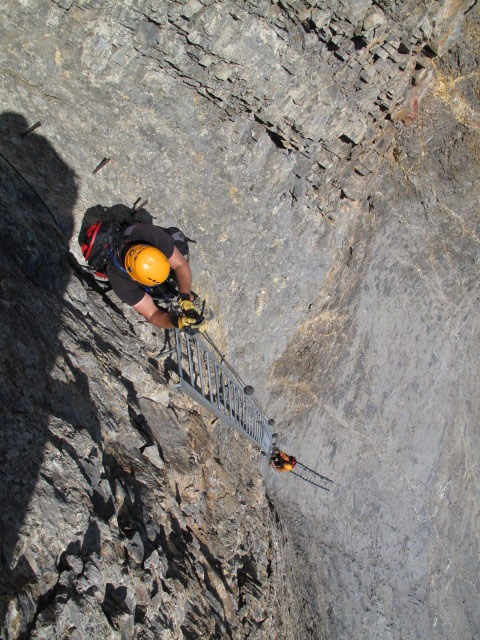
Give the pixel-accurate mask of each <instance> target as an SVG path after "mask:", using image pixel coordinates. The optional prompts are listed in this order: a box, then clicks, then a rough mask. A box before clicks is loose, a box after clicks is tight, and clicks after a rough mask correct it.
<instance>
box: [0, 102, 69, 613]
mask: <svg viewBox="0 0 480 640" xmlns="http://www.w3.org/2000/svg"><path fill="white" fill-rule="evenodd" d="M27 128H28V123H27V122H26V120H25V118H24V117H23V116H21V115H19V114H16V113H3V114H1V115H0V164H1V169H2V170H1V174H0V216H1V217H0V244H1V247H2V250H1V252H0V273H1V280H0V321H1V324H2V332H1V337H0V357H1V359H2V363H3V365H2V368H1V372H0V403H1V406H2V410H3V413H2V426H1V431H0V447H1V449H0V452H1V453H0V462H1V464H0V477H1V486H2V509H1V512H0V531H1V555H0V566H1V575H2V578H1V580H0V588H1V590H2V600H3V603H2V605H0V614H1V613H4V607H5V605H6V600H5V598H7V599H8V598H9V597H11V596H12V595H14V594H15V593H18V591H19V590H21V589H22V588H23V587H24V586H25V585H27V584H29V583H30V582H32V581H33V582H35V581H36V579H38V576H37V577H35V576H33V575H31V570H25V567H27V568H28V562H26V561H25V558H24V556H23V555H22V548H23V545H22V544H20V537H19V536H20V531H21V527H22V524H23V523H24V520H25V516H26V513H27V511H28V508H29V503H30V501H31V499H32V494H33V492H34V490H35V486H36V483H37V480H38V476H39V473H40V470H41V465H42V460H43V457H44V447H45V443H46V441H47V440H48V439H49V437H50V434H49V417H50V415H51V413H52V411H51V406H50V405H51V396H52V385H51V380H50V379H49V374H50V372H51V370H52V367H53V365H54V363H55V359H56V357H57V356H58V355H59V353H60V351H61V349H60V346H59V338H58V334H59V331H60V326H61V314H62V309H63V305H64V303H63V299H62V296H63V294H64V291H65V287H66V285H67V282H68V279H69V276H70V267H69V262H68V257H67V252H68V241H69V239H70V237H71V235H72V232H73V212H72V210H73V206H74V204H75V201H76V197H77V186H76V182H75V175H74V173H73V171H72V170H71V169H70V168H69V167H68V166H67V164H66V163H65V162H64V161H63V160H62V159H61V157H60V155H59V154H58V153H57V151H55V149H54V148H53V147H52V146H51V144H50V143H49V142H48V140H47V139H46V138H45V137H44V136H42V135H39V134H37V133H31V134H29V135H28V136H26V137H21V133H22V132H24V131H25V130H26V129H27ZM2 610H3V611H2ZM2 617H3V616H2Z"/></svg>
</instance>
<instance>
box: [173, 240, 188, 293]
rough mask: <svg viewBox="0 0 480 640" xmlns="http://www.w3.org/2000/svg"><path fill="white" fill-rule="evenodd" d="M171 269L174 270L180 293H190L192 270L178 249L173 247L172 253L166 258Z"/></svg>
mask: <svg viewBox="0 0 480 640" xmlns="http://www.w3.org/2000/svg"><path fill="white" fill-rule="evenodd" d="M168 261H169V262H170V265H171V267H172V269H173V270H174V271H175V278H176V280H177V284H178V290H179V291H180V293H190V292H191V290H192V272H191V271H190V267H189V265H188V262H187V261H186V260H185V258H184V257H183V256H182V254H181V253H180V251H179V250H178V249H177V247H175V248H174V249H173V253H172V255H171V257H170V258H169V260H168Z"/></svg>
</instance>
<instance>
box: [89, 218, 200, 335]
mask: <svg viewBox="0 0 480 640" xmlns="http://www.w3.org/2000/svg"><path fill="white" fill-rule="evenodd" d="M188 241H189V239H188V238H186V237H185V235H184V234H183V233H182V232H181V231H180V230H179V229H177V228H176V227H170V228H169V229H164V228H162V227H158V226H155V225H153V224H148V223H144V222H136V223H133V224H128V225H126V224H123V225H122V224H118V223H111V222H110V223H109V222H97V223H95V224H93V225H91V226H90V227H89V228H88V229H87V231H86V233H85V234H84V235H83V236H82V238H81V240H80V243H81V248H82V253H83V256H84V258H85V260H87V262H88V264H89V265H90V267H91V268H92V269H94V270H95V271H96V273H97V275H99V276H102V277H106V278H108V281H109V283H110V285H111V287H112V289H113V291H114V292H115V294H116V295H117V296H118V297H119V298H120V300H121V301H122V302H125V303H126V304H128V305H130V306H131V307H133V308H134V309H135V311H137V312H138V313H139V314H140V315H142V316H143V317H144V318H146V319H147V320H148V322H150V323H151V324H153V325H154V326H156V327H159V328H161V329H174V328H177V329H184V330H185V329H187V331H189V332H196V331H197V330H203V329H204V324H205V322H204V320H203V318H202V316H201V315H200V313H199V312H198V311H197V310H196V309H195V306H194V304H193V302H192V301H193V299H194V297H193V295H192V291H191V287H192V273H191V271H190V266H189V264H188V262H187V260H186V257H188ZM170 269H172V270H173V272H174V273H175V279H176V284H177V288H178V291H179V296H178V304H179V306H180V309H181V315H178V316H174V315H172V314H169V313H168V312H167V311H164V310H162V309H160V308H159V307H157V305H156V304H155V302H154V300H153V298H152V295H150V294H153V293H154V291H155V287H158V285H161V284H162V283H164V282H165V281H166V280H167V278H168V276H169V274H170Z"/></svg>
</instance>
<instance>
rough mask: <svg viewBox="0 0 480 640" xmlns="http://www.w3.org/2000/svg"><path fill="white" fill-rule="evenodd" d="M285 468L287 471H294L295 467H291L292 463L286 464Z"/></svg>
mask: <svg viewBox="0 0 480 640" xmlns="http://www.w3.org/2000/svg"><path fill="white" fill-rule="evenodd" d="M283 468H284V469H285V470H286V471H291V470H292V469H293V465H291V464H290V462H285V464H284V465H283Z"/></svg>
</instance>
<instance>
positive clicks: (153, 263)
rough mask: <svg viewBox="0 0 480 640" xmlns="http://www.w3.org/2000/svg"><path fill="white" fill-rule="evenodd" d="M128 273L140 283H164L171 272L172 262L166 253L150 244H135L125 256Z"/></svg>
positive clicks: (152, 284) (151, 284)
mask: <svg viewBox="0 0 480 640" xmlns="http://www.w3.org/2000/svg"><path fill="white" fill-rule="evenodd" d="M123 263H124V265H125V270H126V271H127V273H128V275H129V276H131V277H132V278H133V279H134V280H136V281H137V282H139V283H140V284H144V285H146V286H148V285H150V286H155V285H156V284H162V282H165V280H166V279H167V277H168V274H169V273H170V263H169V261H168V260H167V258H166V257H165V256H164V254H163V253H162V252H161V251H160V249H157V248H156V247H152V246H151V245H149V244H134V245H132V246H130V247H129V248H128V250H127V251H126V252H125V256H124V258H123Z"/></svg>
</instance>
